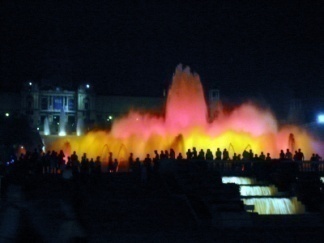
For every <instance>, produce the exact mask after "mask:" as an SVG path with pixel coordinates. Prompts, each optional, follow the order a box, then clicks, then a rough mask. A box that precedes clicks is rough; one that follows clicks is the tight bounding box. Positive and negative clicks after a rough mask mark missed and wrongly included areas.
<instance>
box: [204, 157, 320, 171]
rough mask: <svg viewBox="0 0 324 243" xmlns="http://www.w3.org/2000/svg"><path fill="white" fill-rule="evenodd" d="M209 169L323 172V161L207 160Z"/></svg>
mask: <svg viewBox="0 0 324 243" xmlns="http://www.w3.org/2000/svg"><path fill="white" fill-rule="evenodd" d="M206 162H207V165H208V168H209V169H212V170H218V171H237V172H239V171H241V172H248V171H254V170H262V169H264V170H276V169H280V170H284V169H291V170H294V171H299V172H324V161H301V162H295V161H284V160H283V161H282V160H271V161H250V160H240V161H233V160H226V161H223V160H219V161H217V160H207V161H206Z"/></svg>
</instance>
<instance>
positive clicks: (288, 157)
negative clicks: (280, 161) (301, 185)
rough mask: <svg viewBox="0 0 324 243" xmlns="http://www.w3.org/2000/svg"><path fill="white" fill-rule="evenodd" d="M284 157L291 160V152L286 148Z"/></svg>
mask: <svg viewBox="0 0 324 243" xmlns="http://www.w3.org/2000/svg"><path fill="white" fill-rule="evenodd" d="M285 159H287V160H292V153H291V152H290V151H289V149H287V150H286V154H285Z"/></svg>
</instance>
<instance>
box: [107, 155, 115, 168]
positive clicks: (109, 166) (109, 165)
mask: <svg viewBox="0 0 324 243" xmlns="http://www.w3.org/2000/svg"><path fill="white" fill-rule="evenodd" d="M113 168H114V161H113V153H112V152H109V157H108V172H112V171H113Z"/></svg>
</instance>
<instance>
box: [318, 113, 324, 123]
mask: <svg viewBox="0 0 324 243" xmlns="http://www.w3.org/2000/svg"><path fill="white" fill-rule="evenodd" d="M317 123H323V124H324V114H320V115H318V116H317Z"/></svg>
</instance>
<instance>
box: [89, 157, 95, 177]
mask: <svg viewBox="0 0 324 243" xmlns="http://www.w3.org/2000/svg"><path fill="white" fill-rule="evenodd" d="M89 172H90V173H91V174H93V173H94V172H95V162H94V160H93V158H91V159H90V161H89Z"/></svg>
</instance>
